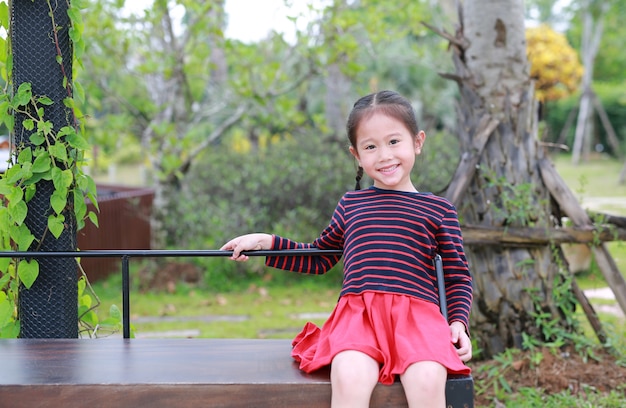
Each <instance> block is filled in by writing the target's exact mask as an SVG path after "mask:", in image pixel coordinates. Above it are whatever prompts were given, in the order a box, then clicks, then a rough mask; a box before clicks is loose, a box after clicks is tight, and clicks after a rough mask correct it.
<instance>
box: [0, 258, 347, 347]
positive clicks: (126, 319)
mask: <svg viewBox="0 0 626 408" xmlns="http://www.w3.org/2000/svg"><path fill="white" fill-rule="evenodd" d="M232 253H233V252H232V251H221V250H210V249H209V250H177V249H171V250H152V249H150V250H89V251H67V252H62V251H59V252H37V251H0V258H20V259H21V258H27V259H29V258H121V263H122V331H123V337H124V338H125V339H128V338H130V259H131V258H166V257H172V258H191V257H229V256H231V255H232ZM243 254H245V255H248V256H321V255H323V256H341V255H342V254H343V252H342V251H339V250H320V249H287V250H262V251H245V252H243ZM77 301H78V300H77Z"/></svg>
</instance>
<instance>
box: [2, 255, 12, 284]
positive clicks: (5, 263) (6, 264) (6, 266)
mask: <svg viewBox="0 0 626 408" xmlns="http://www.w3.org/2000/svg"><path fill="white" fill-rule="evenodd" d="M10 264H11V259H10V258H0V272H2V273H3V274H4V275H2V277H0V289H2V288H3V287H4V285H6V284H7V282H5V278H7V281H8V278H9V277H10V276H9V274H7V271H8V270H9V265H10Z"/></svg>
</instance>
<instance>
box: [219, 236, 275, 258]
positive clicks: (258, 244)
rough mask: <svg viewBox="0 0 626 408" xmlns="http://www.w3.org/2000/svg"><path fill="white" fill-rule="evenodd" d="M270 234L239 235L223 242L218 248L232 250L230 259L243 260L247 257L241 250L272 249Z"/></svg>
mask: <svg viewBox="0 0 626 408" xmlns="http://www.w3.org/2000/svg"><path fill="white" fill-rule="evenodd" d="M272 241H273V239H272V236H271V235H269V234H263V233H254V234H246V235H240V236H238V237H236V238H233V239H231V240H230V241H228V242H227V243H225V244H224V245H223V246H222V247H221V248H220V249H221V250H223V251H233V254H232V255H231V257H230V259H232V260H234V261H239V262H244V261H247V260H248V259H249V257H248V256H247V255H244V254H242V253H241V252H242V251H259V250H268V249H272Z"/></svg>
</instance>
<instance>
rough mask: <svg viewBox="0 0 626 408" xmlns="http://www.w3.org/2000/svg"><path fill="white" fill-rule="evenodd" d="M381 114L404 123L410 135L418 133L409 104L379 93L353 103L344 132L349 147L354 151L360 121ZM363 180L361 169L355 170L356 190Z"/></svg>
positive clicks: (389, 93)
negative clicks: (348, 141) (346, 134)
mask: <svg viewBox="0 0 626 408" xmlns="http://www.w3.org/2000/svg"><path fill="white" fill-rule="evenodd" d="M377 112H381V113H383V114H385V115H387V116H390V117H392V118H394V119H397V120H399V121H400V122H402V123H404V125H405V126H406V127H407V129H408V130H409V132H411V134H412V135H417V134H418V133H419V126H418V125H417V118H416V116H415V111H414V110H413V106H412V105H411V102H409V100H408V99H407V98H405V97H404V96H402V95H400V94H399V93H397V92H394V91H380V92H376V93H372V94H369V95H366V96H364V97H362V98H360V99H359V100H357V101H356V102H355V103H354V106H353V107H352V111H351V112H350V115H349V116H348V121H347V123H346V131H347V133H348V139H349V140H350V145H351V146H352V147H353V148H354V149H355V150H356V133H357V129H358V127H359V124H360V123H361V121H362V120H363V119H364V118H365V119H367V118H370V117H371V116H372V115H373V114H374V113H377ZM362 178H363V168H362V167H361V166H359V167H358V169H357V174H356V186H355V189H356V190H360V189H361V179H362Z"/></svg>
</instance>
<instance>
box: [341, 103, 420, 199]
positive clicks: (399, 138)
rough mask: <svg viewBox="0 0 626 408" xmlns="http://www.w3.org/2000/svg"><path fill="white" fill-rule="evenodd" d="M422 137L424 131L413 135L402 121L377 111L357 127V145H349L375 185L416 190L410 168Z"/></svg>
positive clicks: (383, 187)
mask: <svg viewBox="0 0 626 408" xmlns="http://www.w3.org/2000/svg"><path fill="white" fill-rule="evenodd" d="M425 139H426V134H425V133H424V132H423V131H420V132H419V133H418V134H417V135H412V134H411V132H410V131H409V130H408V129H407V127H406V126H405V125H404V124H403V123H402V122H401V121H399V120H397V119H395V118H393V117H390V116H387V115H385V114H383V113H379V112H377V113H374V114H373V115H372V116H370V117H369V118H366V119H363V121H362V122H361V123H360V124H359V126H358V127H357V129H356V147H353V146H350V153H352V155H353V156H354V157H355V158H356V159H357V160H358V162H359V165H360V166H361V167H363V170H364V171H365V173H366V174H367V175H368V176H370V177H371V178H372V180H374V187H378V188H382V189H385V190H398V191H417V190H416V188H415V186H413V183H412V182H411V169H413V165H414V164H415V156H417V155H418V154H420V153H421V151H422V145H423V144H424V140H425Z"/></svg>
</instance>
